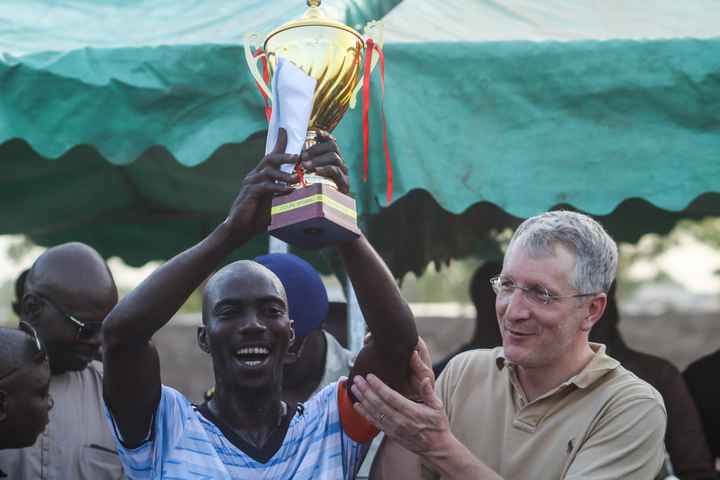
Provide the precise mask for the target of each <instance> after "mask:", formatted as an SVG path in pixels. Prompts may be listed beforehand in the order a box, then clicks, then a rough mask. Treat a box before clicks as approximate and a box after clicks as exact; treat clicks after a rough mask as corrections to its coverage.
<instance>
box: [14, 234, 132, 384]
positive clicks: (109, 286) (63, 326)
mask: <svg viewBox="0 0 720 480" xmlns="http://www.w3.org/2000/svg"><path fill="white" fill-rule="evenodd" d="M117 300H118V293H117V287H116V286H115V281H114V280H113V278H112V274H111V273H110V270H109V269H108V267H107V264H106V263H105V261H104V260H103V258H102V257H101V256H100V254H98V253H97V252H96V251H95V250H94V249H92V248H91V247H89V246H87V245H84V244H82V243H66V244H63V245H59V246H57V247H53V248H50V249H48V250H47V251H45V253H43V254H42V255H40V257H38V259H37V260H36V261H35V263H34V264H33V266H32V267H31V268H30V271H29V272H28V276H27V279H26V280H25V292H24V295H23V298H22V301H21V305H20V318H21V319H22V320H24V321H26V322H28V323H29V324H31V325H32V326H34V328H35V329H36V330H37V332H38V335H39V336H40V339H41V340H42V341H43V344H44V346H45V348H46V349H47V352H48V355H49V357H50V367H51V368H52V371H53V374H59V373H63V372H65V371H68V370H75V371H77V370H82V369H84V368H85V367H86V366H87V365H88V364H89V363H90V361H92V360H93V359H95V358H97V356H98V349H99V348H100V335H99V332H100V329H99V327H98V325H99V324H100V323H101V322H102V321H103V320H104V319H105V317H106V316H107V315H108V314H109V313H110V311H111V310H112V309H113V308H114V307H115V305H116V304H117ZM78 322H82V324H83V325H84V326H83V327H82V329H80V328H79V327H78V325H79V323H78Z"/></svg>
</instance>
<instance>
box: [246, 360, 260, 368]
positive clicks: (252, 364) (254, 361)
mask: <svg viewBox="0 0 720 480" xmlns="http://www.w3.org/2000/svg"><path fill="white" fill-rule="evenodd" d="M243 363H244V364H245V365H249V366H251V367H254V366H256V365H260V364H261V363H262V362H261V361H260V360H248V361H246V362H243Z"/></svg>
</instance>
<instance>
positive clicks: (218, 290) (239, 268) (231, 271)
mask: <svg viewBox="0 0 720 480" xmlns="http://www.w3.org/2000/svg"><path fill="white" fill-rule="evenodd" d="M248 279H253V280H255V281H258V282H263V283H267V284H268V287H269V289H270V291H273V292H274V293H276V294H277V295H278V296H280V297H281V298H282V299H283V301H284V302H285V303H286V304H287V295H286V294H285V288H284V287H283V284H282V282H281V281H280V279H279V278H278V277H277V275H275V274H274V273H273V272H272V271H271V270H270V269H268V268H267V267H265V266H263V265H260V264H259V263H257V262H254V261H252V260H239V261H237V262H233V263H231V264H229V265H226V266H225V267H223V268H222V269H220V270H218V271H217V272H216V273H215V274H214V275H213V276H211V277H210V279H209V280H208V282H207V284H206V285H205V290H204V291H203V323H206V322H207V309H208V308H210V306H212V305H214V304H215V303H217V301H218V300H220V299H221V298H224V297H225V296H227V295H228V294H229V293H230V292H231V291H232V289H233V285H234V284H237V285H241V284H242V283H243V282H244V281H247V280H248Z"/></svg>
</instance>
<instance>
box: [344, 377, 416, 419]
mask: <svg viewBox="0 0 720 480" xmlns="http://www.w3.org/2000/svg"><path fill="white" fill-rule="evenodd" d="M358 377H359V375H357V376H356V377H355V378H356V380H355V383H354V384H353V388H355V387H357V390H359V392H360V396H357V398H358V400H360V402H361V403H362V404H363V405H364V406H365V408H366V409H367V410H368V411H370V412H372V413H373V414H375V415H379V414H380V413H381V412H383V413H387V414H390V413H392V412H394V409H393V408H392V406H390V405H388V403H387V402H385V401H384V399H383V398H382V397H381V396H379V395H377V393H376V389H375V388H374V387H373V386H372V385H371V384H370V382H369V378H368V379H363V378H362V377H360V378H358ZM375 378H376V379H377V377H375ZM378 381H380V380H378ZM380 383H382V382H380ZM354 393H355V390H353V394H354ZM410 403H412V402H410Z"/></svg>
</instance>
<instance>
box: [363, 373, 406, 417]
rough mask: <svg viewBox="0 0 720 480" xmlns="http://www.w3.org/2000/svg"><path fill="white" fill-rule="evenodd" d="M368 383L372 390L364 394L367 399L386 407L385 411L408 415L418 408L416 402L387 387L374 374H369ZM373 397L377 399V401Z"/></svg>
mask: <svg viewBox="0 0 720 480" xmlns="http://www.w3.org/2000/svg"><path fill="white" fill-rule="evenodd" d="M367 383H368V385H369V386H370V387H371V388H369V389H367V390H366V391H365V392H364V393H365V397H366V398H368V399H370V400H374V402H373V404H377V405H380V406H382V407H385V409H387V408H389V409H391V410H399V411H403V412H406V413H407V412H411V411H414V410H415V409H416V408H417V406H416V404H415V402H413V401H412V400H408V399H407V398H405V397H403V396H402V395H400V394H399V393H398V392H396V391H395V390H393V389H392V388H390V387H388V386H387V385H385V384H384V383H383V381H382V380H380V379H379V378H377V377H376V376H375V375H373V374H372V373H370V374H368V376H367ZM373 397H376V398H377V400H375V398H373Z"/></svg>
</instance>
